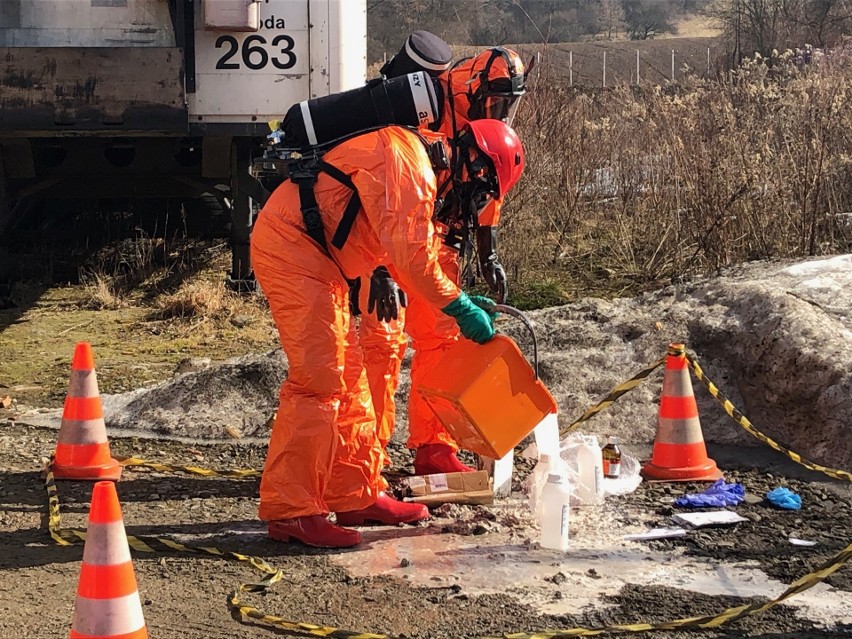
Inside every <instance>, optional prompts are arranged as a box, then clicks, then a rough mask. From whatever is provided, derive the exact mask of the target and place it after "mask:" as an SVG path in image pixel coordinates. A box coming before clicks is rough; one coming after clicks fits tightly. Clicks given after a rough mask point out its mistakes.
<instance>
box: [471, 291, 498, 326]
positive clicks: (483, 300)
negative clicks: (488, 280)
mask: <svg viewBox="0 0 852 639" xmlns="http://www.w3.org/2000/svg"><path fill="white" fill-rule="evenodd" d="M470 301H471V302H473V303H474V304H476V305H477V306H478V307H479V308H481V309H482V310H483V311H485V312H486V313H488V317H490V318H491V323H492V324H493V323H494V320H496V319H497V315H499V313H498V312H497V311H495V310H494V308H495V307H496V306H497V302H495V301H494V300H492V299H491V298H490V297H486V296H485V295H471V296H470Z"/></svg>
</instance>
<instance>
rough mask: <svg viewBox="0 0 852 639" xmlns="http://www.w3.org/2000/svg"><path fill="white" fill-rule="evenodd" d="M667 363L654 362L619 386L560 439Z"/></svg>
mask: <svg viewBox="0 0 852 639" xmlns="http://www.w3.org/2000/svg"><path fill="white" fill-rule="evenodd" d="M669 354H674V355H677V354H679V351H674V352H671V351H670V353H669ZM665 363H666V358H665V357H663V358H662V359H660V360H657V361H656V362H654V363H653V364H651V365H650V366H648V368H645V369H643V370H641V371H639V372H638V373H636V374H635V375H634V376H633V377H631V378H630V379H628V380H627V381H626V382H624V383H623V384H619V385H618V386H616V387H615V388H613V389H612V390H611V391H610V392H609V395H607V396H606V397H604V398H603V399H602V400H601V401H599V402H598V403H597V404H595V405H594V406H592V407H591V408H589V409H587V410H586V412H585V413H583V414H582V415H581V416H580V417H579V418H578V419H575V420H574V421H573V422H571V423H570V424H569V425H568V426H566V427H565V428H563V429H561V430H560V431H559V435H560V437H564V436H565V435H567V434H568V433H569V432H570V431H572V430H574V428H576V427H577V426H579V425H580V424H582V423H583V422H585V421H587V420H589V419H591V418H592V417H594V416H595V415H597V414H598V413H600V412H601V411H602V410H605V409H607V408H609V407H610V406H612V405H613V404H614V403H615V402H616V401H618V399H619V398H620V397H621V396H622V395H626V394H627V393H629V392H630V391H632V390H633V389H634V388H636V387H637V386H639V384H641V383H642V382H643V381H645V379H647V378H648V377H649V376H650V375H651V373H653V372H654V371H655V370H657V369H658V368H659V367H660V366H662V365H663V364H665Z"/></svg>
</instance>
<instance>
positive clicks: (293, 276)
mask: <svg viewBox="0 0 852 639" xmlns="http://www.w3.org/2000/svg"><path fill="white" fill-rule="evenodd" d="M438 137H439V138H440V139H441V140H443V136H438ZM322 161H323V162H324V163H325V164H324V165H325V167H326V168H325V169H324V170H323V171H322V172H320V173H319V174H318V175H317V176H316V180H315V186H313V187H312V189H311V191H310V193H311V195H312V197H314V198H315V202H316V205H315V206H308V207H305V205H304V201H305V200H304V199H303V197H304V195H305V194H304V193H302V192H301V189H302V188H303V185H304V182H301V183H300V185H298V186H297V185H296V184H295V183H294V182H293V179H295V177H291V178H290V179H288V180H286V181H285V182H283V183H282V184H281V186H279V187H278V188H277V189H276V190H275V192H274V193H273V194H272V196H271V197H270V199H269V200H268V201H267V203H266V205H265V206H264V207H263V209H262V210H261V212H260V214H259V216H258V219H257V222H256V223H255V228H254V232H253V233H252V239H251V257H252V264H253V266H254V270H255V274H256V277H257V280H258V282H259V284H260V286H261V289H262V290H263V292H264V294H265V295H266V297H267V299H268V301H269V305H270V309H271V312H272V316H273V319H274V321H275V324H276V327H277V329H278V333H279V337H280V341H281V346H282V348H283V350H284V352H285V354H286V355H287V360H288V362H289V371H288V377H287V380H286V381H285V382H284V383H283V384H282V386H281V392H280V404H279V409H278V414H277V418H276V420H275V424H274V426H273V432H272V437H271V440H270V444H269V450H268V453H267V458H266V464H265V466H264V471H263V476H262V479H261V485H260V509H259V515H260V518H261V519H264V520H267V521H268V522H269V535H270V537H271V538H273V539H276V540H281V541H289V540H291V539H295V540H298V541H301V542H303V543H306V544H309V545H314V546H321V547H348V546H353V545H356V544H357V543H359V541H360V535H359V533H358V532H357V531H355V530H352V529H350V528H347V527H346V526H357V525H362V524H365V523H373V522H379V523H383V524H397V523H405V522H414V521H418V520H421V519H425V518H426V517H428V510H427V509H426V507H425V506H423V505H421V504H412V503H403V502H399V501H396V500H394V499H393V498H391V497H390V496H388V495H387V494H386V493H385V492H384V489H385V488H386V484H385V483H384V480H383V479H382V476H381V467H382V460H383V451H382V447H381V444H380V442H379V440H378V437H377V432H376V419H375V413H374V411H373V405H372V400H371V397H370V391H369V387H368V384H367V377H366V373H365V370H364V367H363V360H362V354H361V349H360V346H359V344H358V339H357V335H356V333H355V324H354V322H353V321H352V317H351V313H350V310H349V285H348V281H349V280H350V279H352V278H354V277H369V275H370V274H371V273H372V271H373V270H374V269H375V268H376V266H378V265H380V264H383V265H385V266H387V267H388V269H390V271H392V272H393V274H394V278H395V279H396V280H397V281H398V282H399V283H400V286H402V287H404V288H405V289H406V290H408V291H411V292H412V293H416V295H417V296H418V297H419V298H421V299H422V300H423V301H424V303H426V304H429V305H430V306H432V307H434V308H436V309H440V310H441V312H442V313H443V314H444V315H446V316H448V317H450V318H452V319H453V321H455V322H456V323H457V325H458V327H459V331H460V332H461V334H462V335H463V336H465V337H467V338H470V339H473V340H475V341H478V342H484V341H487V340H489V339H491V337H493V334H494V330H493V326H492V320H491V317H490V315H489V314H488V313H486V312H485V311H484V310H483V309H481V308H479V307H478V306H477V305H476V304H475V303H474V302H473V301H472V300H471V298H469V297H468V296H467V295H466V294H465V293H464V292H462V291H461V290H460V289H459V288H458V286H457V285H456V284H455V283H453V282H452V281H451V280H450V279H449V278H448V277H447V275H446V274H445V273H444V272H443V270H442V269H441V266H440V264H439V262H438V252H439V248H440V245H441V239H440V237H439V236H438V234H437V233H436V230H435V226H434V224H433V222H432V218H433V209H434V206H435V201H436V199H437V198H438V194H439V185H440V189H441V190H440V192H441V193H443V192H444V191H448V195H447V197H452V198H453V199H454V200H457V201H459V202H461V203H462V204H463V205H464V206H465V207H467V208H470V206H473V203H474V202H476V201H478V200H479V199H481V197H482V196H483V194H485V193H493V194H494V196H495V197H502V196H503V195H504V194H505V193H506V191H508V190H509V189H510V188H511V187H512V186H513V185H514V184H515V183H516V182H517V180H518V179H519V178H520V175H521V173H522V171H523V167H524V155H523V147H522V146H521V143H520V140H518V137H517V134H516V133H515V132H514V131H513V130H512V129H511V128H510V127H508V126H506V125H505V124H503V123H501V122H498V121H496V120H482V121H480V122H472V123H469V124H467V125H466V126H465V127H464V129H463V131H462V133H461V135H460V137H459V139H458V141H457V145H456V147H455V150H454V153H453V156H452V163H451V165H450V167H449V170H447V171H443V174H446V175H445V177H442V179H441V181H440V182H439V178H438V177H436V174H435V171H434V170H433V167H432V164H431V161H430V156H429V154H428V153H427V149H426V146H425V144H424V140H423V136H422V135H421V134H418V133H416V132H414V131H412V130H410V129H406V128H403V127H396V126H389V127H385V128H382V129H379V130H376V131H372V132H368V133H365V134H361V135H358V136H356V137H353V138H350V139H348V140H346V141H344V142H341V143H340V144H338V145H337V146H335V147H333V148H331V149H330V150H328V151H326V152H325V154H324V155H323V156H322ZM346 180H348V181H349V183H350V184H351V187H353V188H354V191H355V192H356V193H357V195H358V197H359V201H360V205H359V208H358V209H357V214H356V215H355V216H354V219H353V220H351V221H352V224H351V227H349V230H348V235H347V237H346V238H345V239H344V241H343V242H342V243H341V242H338V241H337V240H338V233H339V231H340V230H341V229H342V228H343V225H342V224H341V223H342V222H344V221H345V220H346V219H347V218H346V211H347V210H348V209H349V208H350V206H349V203H351V201H352V200H351V199H350V198H351V197H352V193H353V188H350V187H349V186H347V185H346V183H345V181H346ZM317 221H319V223H320V225H321V226H320V228H319V230H320V235H319V236H318V237H317V236H316V235H315V233H314V232H315V231H316V230H317V227H316V223H317ZM330 512H334V513H336V516H337V524H336V525H335V524H332V523H331V522H330V521H329V520H328V518H327V515H328V514H329V513H330Z"/></svg>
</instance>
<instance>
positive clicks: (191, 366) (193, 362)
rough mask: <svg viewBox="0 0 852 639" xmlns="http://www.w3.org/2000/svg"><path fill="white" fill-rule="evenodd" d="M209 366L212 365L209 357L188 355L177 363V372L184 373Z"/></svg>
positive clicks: (178, 373)
mask: <svg viewBox="0 0 852 639" xmlns="http://www.w3.org/2000/svg"><path fill="white" fill-rule="evenodd" d="M208 366H210V358H209V357H186V358H184V359H182V360H180V361H179V362H178V363H177V366H176V367H175V374H177V375H182V374H183V373H189V372H191V371H200V370H202V369H204V368H207V367H208Z"/></svg>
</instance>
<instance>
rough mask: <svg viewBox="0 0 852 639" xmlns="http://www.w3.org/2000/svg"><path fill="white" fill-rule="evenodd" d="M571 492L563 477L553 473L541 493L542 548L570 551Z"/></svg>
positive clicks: (540, 524)
mask: <svg viewBox="0 0 852 639" xmlns="http://www.w3.org/2000/svg"><path fill="white" fill-rule="evenodd" d="M570 502H571V491H570V488H569V485H568V482H567V481H566V480H565V478H564V477H563V476H562V475H559V474H555V473H551V474H550V475H548V477H547V483H546V484H545V485H544V488H543V489H542V491H541V518H540V519H539V526H540V528H541V540H540V543H541V547H542V548H549V549H551V550H562V551H565V550H568V520H569V514H570Z"/></svg>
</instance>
